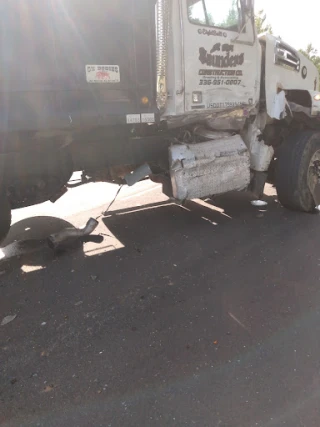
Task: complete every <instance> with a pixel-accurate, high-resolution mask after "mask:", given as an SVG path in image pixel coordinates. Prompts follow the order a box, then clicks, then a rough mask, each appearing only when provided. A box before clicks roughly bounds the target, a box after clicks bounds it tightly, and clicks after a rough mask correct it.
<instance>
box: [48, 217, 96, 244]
mask: <svg viewBox="0 0 320 427" xmlns="http://www.w3.org/2000/svg"><path fill="white" fill-rule="evenodd" d="M98 224H99V223H98V221H97V220H96V219H94V218H90V219H89V221H88V222H87V224H86V225H85V226H84V227H82V228H71V227H69V228H65V229H64V230H62V231H60V232H59V233H56V234H52V235H51V236H49V237H48V240H47V242H48V245H49V247H50V248H51V249H53V250H55V251H58V250H65V249H67V248H68V247H71V246H72V245H74V243H77V242H82V243H84V242H87V241H94V242H97V243H101V242H102V241H103V237H102V236H90V239H89V235H90V234H91V233H93V232H94V230H95V229H96V228H97V227H98Z"/></svg>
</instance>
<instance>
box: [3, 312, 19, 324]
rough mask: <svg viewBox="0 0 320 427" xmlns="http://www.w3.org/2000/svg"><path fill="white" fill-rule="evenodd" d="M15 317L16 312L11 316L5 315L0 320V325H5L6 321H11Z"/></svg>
mask: <svg viewBox="0 0 320 427" xmlns="http://www.w3.org/2000/svg"><path fill="white" fill-rule="evenodd" d="M16 317H17V315H16V314H14V315H12V316H6V317H5V318H4V319H3V320H2V322H1V326H5V325H7V324H8V323H10V322H12V321H13V320H14V319H15V318H16Z"/></svg>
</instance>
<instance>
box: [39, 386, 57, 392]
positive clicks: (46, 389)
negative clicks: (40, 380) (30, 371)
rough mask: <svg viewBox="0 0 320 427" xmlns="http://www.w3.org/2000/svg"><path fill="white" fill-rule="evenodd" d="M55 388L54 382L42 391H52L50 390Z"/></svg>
mask: <svg viewBox="0 0 320 427" xmlns="http://www.w3.org/2000/svg"><path fill="white" fill-rule="evenodd" d="M53 389H54V385H53V384H50V385H47V386H46V387H45V388H44V390H43V392H42V393H50V391H52V390H53Z"/></svg>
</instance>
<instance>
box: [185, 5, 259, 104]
mask: <svg viewBox="0 0 320 427" xmlns="http://www.w3.org/2000/svg"><path fill="white" fill-rule="evenodd" d="M181 1H182V7H181V11H182V23H183V36H184V47H183V50H184V62H185V75H184V79H185V110H186V112H191V111H194V110H204V109H209V110H223V109H228V108H234V107H238V106H241V105H254V104H255V103H256V102H257V101H258V99H259V92H260V69H261V65H260V64H261V49H260V45H259V42H258V40H257V37H256V34H255V28H254V21H253V16H254V15H253V6H252V4H251V3H252V2H251V0H181Z"/></svg>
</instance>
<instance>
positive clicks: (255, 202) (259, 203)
mask: <svg viewBox="0 0 320 427" xmlns="http://www.w3.org/2000/svg"><path fill="white" fill-rule="evenodd" d="M251 204H252V206H256V207H258V208H260V207H262V206H267V205H268V202H265V201H264V200H252V202H251Z"/></svg>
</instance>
